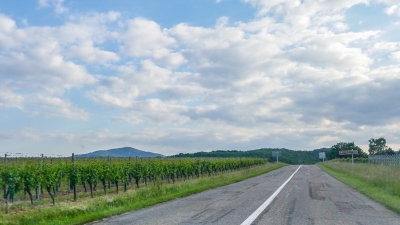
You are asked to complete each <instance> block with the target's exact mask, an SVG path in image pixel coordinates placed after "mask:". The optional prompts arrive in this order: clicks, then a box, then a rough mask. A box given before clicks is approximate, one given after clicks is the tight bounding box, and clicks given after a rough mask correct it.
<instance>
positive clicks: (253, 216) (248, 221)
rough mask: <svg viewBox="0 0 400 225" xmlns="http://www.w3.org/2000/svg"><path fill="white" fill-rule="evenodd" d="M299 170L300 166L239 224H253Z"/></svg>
mask: <svg viewBox="0 0 400 225" xmlns="http://www.w3.org/2000/svg"><path fill="white" fill-rule="evenodd" d="M300 168H301V165H300V166H299V167H298V168H297V170H296V171H294V173H293V174H292V175H291V176H290V177H289V178H288V179H287V180H286V181H285V183H283V184H282V185H281V186H280V187H279V188H278V189H276V191H275V192H274V193H273V194H272V195H271V196H270V197H269V198H268V199H267V200H265V202H264V203H263V204H262V205H260V207H258V209H256V211H254V212H253V213H252V214H251V215H250V216H249V217H248V218H247V219H246V220H245V221H243V223H241V224H240V225H250V224H251V223H253V222H254V220H256V219H257V217H258V216H259V215H260V214H261V213H262V212H263V211H264V210H265V208H267V207H268V205H269V204H271V202H272V201H273V200H274V199H275V198H276V196H277V195H278V194H279V192H281V191H282V189H283V188H284V187H285V185H286V184H287V183H289V181H290V180H291V179H292V177H293V176H294V175H295V174H296V173H297V171H299V169H300Z"/></svg>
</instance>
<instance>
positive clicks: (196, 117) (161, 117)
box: [0, 0, 400, 154]
mask: <svg viewBox="0 0 400 225" xmlns="http://www.w3.org/2000/svg"><path fill="white" fill-rule="evenodd" d="M219 2H220V1H217V3H219ZM244 2H247V3H249V4H251V5H253V6H254V7H255V8H256V9H257V13H256V15H255V16H254V17H253V19H252V20H251V21H249V22H240V21H230V19H229V18H228V17H221V18H220V19H218V20H217V21H216V23H215V26H213V27H201V26H193V25H190V24H188V23H184V22H182V23H179V24H176V25H174V26H172V27H162V26H161V25H160V24H159V23H157V21H153V20H151V19H149V18H142V17H136V18H124V17H123V16H121V14H120V13H119V12H113V11H111V12H107V13H97V12H91V13H88V14H84V15H70V16H69V17H68V20H67V21H66V22H65V23H64V24H63V25H59V26H18V25H17V23H16V21H15V20H14V19H13V18H11V17H10V16H7V15H6V14H0V80H1V85H0V87H1V89H0V108H1V109H3V110H5V109H10V108H13V109H17V110H20V111H22V112H23V113H24V114H26V115H27V116H29V117H34V118H35V119H37V120H41V118H56V119H58V120H60V121H71V120H72V121H74V120H79V121H82V122H81V123H82V128H80V129H78V130H76V131H73V132H68V131H67V130H63V129H57V130H56V131H54V132H48V131H44V130H42V129H41V128H40V127H35V128H33V129H31V128H30V127H26V128H24V129H22V130H20V131H15V133H14V134H13V135H11V137H9V136H8V139H7V138H5V140H6V141H8V142H10V141H11V140H14V139H15V138H16V136H18V135H26V134H27V133H37V132H39V133H42V135H43V137H46V139H43V138H32V135H27V136H28V137H31V138H27V140H28V141H32V142H35V143H46V141H45V140H50V141H49V143H50V142H51V141H54V140H61V141H62V142H63V143H65V144H66V146H69V147H68V148H77V149H78V151H79V149H80V147H79V146H90V147H92V148H105V147H106V146H107V147H113V146H122V145H125V144H126V145H131V146H136V147H142V148H146V149H148V150H153V151H158V152H161V153H164V154H173V153H178V152H182V151H198V150H210V149H249V148H257V147H290V148H296V149H311V148H317V147H323V146H330V145H333V144H335V143H336V142H338V141H355V142H356V143H357V144H365V143H366V142H367V140H368V139H369V138H371V137H377V136H385V137H387V138H388V141H389V142H393V143H394V144H399V143H400V138H399V135H398V134H399V132H400V129H399V126H398V121H399V119H400V103H399V101H398V99H400V92H399V91H398V90H397V89H398V87H399V86H400V67H399V62H400V42H396V41H393V40H390V39H389V38H388V36H387V33H388V32H390V31H389V30H393V29H395V28H396V27H397V28H399V23H398V22H396V21H398V16H400V14H399V12H400V11H399V9H400V6H399V5H398V3H396V1H389V0H386V1H384V0H379V1H369V0H353V1H350V0H341V1H335V3H332V2H331V1H328V0H327V1H293V0H276V1H270V0H268V1H267V0H245V1H244ZM374 4H384V6H385V7H383V8H384V11H383V12H380V13H381V14H386V15H388V16H390V17H391V18H394V19H393V20H394V22H393V23H392V24H390V26H386V28H387V29H389V30H385V29H386V28H382V29H361V30H356V29H352V28H351V26H350V25H349V23H348V21H347V12H348V11H349V10H350V9H351V8H352V7H358V6H360V5H362V6H365V7H373V6H371V5H374ZM39 6H40V7H54V8H55V12H56V13H59V14H65V13H67V12H68V9H67V8H65V7H64V6H63V1H39ZM74 93H75V95H76V96H78V97H76V96H75V97H71V96H73V95H74ZM82 102H89V103H88V104H83V103H82ZM100 109H101V110H105V112H104V111H100ZM102 114H104V116H103V115H102ZM100 117H101V118H104V117H105V118H106V119H107V121H109V122H107V126H106V124H104V125H102V124H101V122H100V124H98V122H99V118H100ZM60 123H61V122H60ZM94 123H96V125H95V126H94V125H93V124H94ZM108 125H110V126H111V127H109V126H108ZM3 132H4V133H7V130H3ZM51 133H55V134H54V135H51ZM0 136H1V135H0ZM93 140H96V143H97V144H96V143H94V142H93ZM8 142H7V143H8ZM21 148H22V147H21ZM38 148H39V147H38ZM84 150H85V151H86V150H93V149H86V148H85V149H84ZM66 151H67V150H66Z"/></svg>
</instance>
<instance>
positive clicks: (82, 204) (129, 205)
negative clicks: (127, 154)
mask: <svg viewBox="0 0 400 225" xmlns="http://www.w3.org/2000/svg"><path fill="white" fill-rule="evenodd" d="M283 166H285V164H282V163H280V164H272V163H267V164H265V165H261V166H255V167H252V168H249V169H243V170H239V171H234V172H230V173H220V174H217V175H213V176H204V177H200V178H198V179H192V180H187V181H182V182H178V183H176V184H161V183H156V184H155V185H153V184H151V185H149V186H148V187H143V188H140V189H134V190H130V191H128V192H126V193H123V192H121V193H120V194H118V195H117V194H108V195H106V196H101V197H97V198H94V199H90V198H88V199H81V200H79V201H78V202H71V201H64V202H59V203H56V205H55V206H50V205H49V204H44V205H39V206H34V207H22V208H20V209H19V211H14V212H12V213H10V214H0V223H1V224H83V223H87V222H90V221H95V220H99V219H101V218H104V217H109V216H112V215H117V214H121V213H124V212H127V211H129V210H134V209H140V208H143V207H147V206H151V205H154V204H157V203H160V202H165V201H169V200H172V199H175V198H179V197H184V196H188V195H191V194H194V193H198V192H201V191H204V190H207V189H211V188H215V187H219V186H223V185H227V184H231V183H235V182H238V181H241V180H244V179H247V178H250V177H254V176H258V175H261V174H264V173H267V172H270V171H272V170H275V169H278V168H281V167H283Z"/></svg>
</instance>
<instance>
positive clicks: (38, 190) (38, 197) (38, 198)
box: [36, 154, 43, 200]
mask: <svg viewBox="0 0 400 225" xmlns="http://www.w3.org/2000/svg"><path fill="white" fill-rule="evenodd" d="M42 170H43V154H42V155H41V159H40V172H42ZM40 191H41V187H40V183H39V185H38V187H37V189H36V200H40Z"/></svg>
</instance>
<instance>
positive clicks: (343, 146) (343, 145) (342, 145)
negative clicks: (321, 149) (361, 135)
mask: <svg viewBox="0 0 400 225" xmlns="http://www.w3.org/2000/svg"><path fill="white" fill-rule="evenodd" d="M346 150H357V151H358V156H357V157H367V154H366V153H365V152H363V151H362V149H361V148H360V147H358V146H357V145H355V144H354V142H339V143H337V144H335V145H333V146H332V147H331V151H330V152H329V153H328V159H334V158H339V157H351V155H350V156H341V155H339V151H346Z"/></svg>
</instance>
